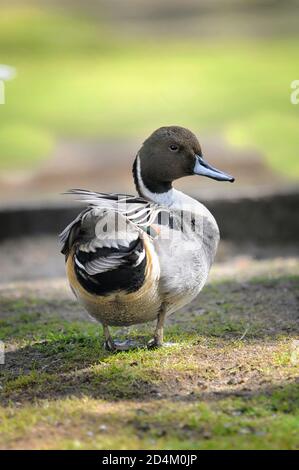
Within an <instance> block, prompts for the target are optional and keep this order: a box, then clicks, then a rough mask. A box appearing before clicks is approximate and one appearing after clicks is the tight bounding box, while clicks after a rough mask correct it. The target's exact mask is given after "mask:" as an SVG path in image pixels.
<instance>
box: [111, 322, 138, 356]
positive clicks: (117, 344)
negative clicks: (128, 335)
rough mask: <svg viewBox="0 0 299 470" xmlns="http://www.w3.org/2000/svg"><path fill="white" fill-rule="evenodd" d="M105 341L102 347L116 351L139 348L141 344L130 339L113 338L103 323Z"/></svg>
mask: <svg viewBox="0 0 299 470" xmlns="http://www.w3.org/2000/svg"><path fill="white" fill-rule="evenodd" d="M103 329H104V336H105V343H104V348H105V349H106V350H107V351H110V352H116V351H129V350H130V349H136V348H139V347H140V346H141V345H140V344H139V343H137V342H136V341H134V340H132V339H126V340H125V341H118V340H115V341H114V340H113V339H112V337H111V334H110V331H109V328H108V326H107V325H103Z"/></svg>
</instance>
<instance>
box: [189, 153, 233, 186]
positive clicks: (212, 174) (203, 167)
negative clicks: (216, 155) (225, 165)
mask: <svg viewBox="0 0 299 470" xmlns="http://www.w3.org/2000/svg"><path fill="white" fill-rule="evenodd" d="M195 158H196V161H195V166H194V174H195V175H202V176H207V177H208V178H213V179H214V180H217V181H229V182H230V183H233V182H234V181H235V178H234V177H233V176H231V175H228V174H227V173H224V171H220V170H217V168H214V167H212V166H211V165H209V164H208V163H207V162H206V161H205V160H204V159H203V157H202V156H200V155H195Z"/></svg>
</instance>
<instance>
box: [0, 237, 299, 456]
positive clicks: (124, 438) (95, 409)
mask: <svg viewBox="0 0 299 470" xmlns="http://www.w3.org/2000/svg"><path fill="white" fill-rule="evenodd" d="M12 243H13V241H11V242H6V244H3V245H2V247H1V249H0V252H1V262H2V269H1V272H2V273H3V272H4V273H5V274H6V277H5V276H3V274H2V276H3V277H2V278H1V283H0V312H1V313H0V335H1V336H0V338H1V339H2V340H3V341H4V343H5V364H4V365H2V366H0V391H1V407H0V427H1V433H0V436H1V437H0V447H1V448H22V449H23V448H25V449H26V448H43V449H45V448H61V449H68V448H78V449H81V448H92V449H107V448H109V449H112V448H118V449H125V448H132V449H134V448H162V449H172V448H174V449H178V448H197V449H204V448H258V449H260V448H288V449H289V448H299V402H298V396H299V393H298V392H299V380H298V379H299V374H298V372H299V369H298V367H299V341H298V340H299V321H298V320H299V307H298V305H299V290H298V289H299V283H298V280H299V277H298V268H299V256H298V250H297V248H296V247H285V248H284V249H280V250H278V249H276V248H275V247H272V248H269V247H268V248H267V249H266V248H265V247H263V248H261V247H254V246H247V247H242V250H241V251H240V249H236V247H234V246H231V245H229V244H222V246H221V248H220V252H219V256H218V259H217V262H216V263H215V265H214V267H213V270H212V272H211V276H210V279H209V282H208V284H207V286H206V287H205V288H204V290H203V291H202V293H201V294H200V296H199V297H198V299H196V300H195V301H194V302H192V304H190V305H189V306H187V307H186V308H185V309H183V310H181V311H179V312H176V313H175V314H174V315H172V316H171V317H170V318H169V319H168V322H167V326H166V340H167V341H171V342H172V343H174V344H173V346H171V347H165V348H162V349H160V350H156V351H148V350H147V349H145V348H144V349H142V348H141V349H138V350H134V351H130V352H127V353H118V354H110V353H107V352H105V351H104V350H103V348H102V343H103V337H102V332H101V328H100V326H99V325H98V324H97V323H96V322H94V321H93V320H91V319H90V318H89V317H88V316H87V315H86V314H85V313H84V312H83V311H82V309H81V307H80V306H79V305H78V304H77V303H76V302H75V301H74V299H73V298H72V295H71V293H70V291H69V288H68V286H67V283H66V280H65V278H64V276H63V260H62V259H61V258H62V257H61V258H60V257H58V255H57V257H56V255H55V254H54V252H55V250H56V241H55V239H54V238H51V237H43V238H39V239H36V240H28V239H23V240H22V239H20V240H19V241H18V243H17V244H15V246H18V249H16V250H15V252H14V256H15V259H14V266H18V269H17V270H16V269H13V268H12V266H10V267H9V253H11V248H12ZM30 259H31V261H32V264H31V267H30V265H29V264H28V263H29V261H28V260H30ZM46 259H47V260H48V261H47V262H45V260H46ZM60 259H61V263H60ZM24 279H25V280H24ZM153 326H154V325H151V324H147V325H141V326H139V327H132V328H130V329H119V328H114V330H113V335H114V336H115V337H120V338H124V337H128V336H131V337H133V338H135V339H137V340H138V341H139V342H140V343H144V344H145V343H146V341H147V340H148V339H149V338H150V335H151V332H152V330H153Z"/></svg>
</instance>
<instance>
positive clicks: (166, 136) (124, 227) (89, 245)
mask: <svg viewBox="0 0 299 470" xmlns="http://www.w3.org/2000/svg"><path fill="white" fill-rule="evenodd" d="M188 175H203V176H207V177H209V178H213V179H215V180H218V181H230V182H233V181H234V178H233V177H232V176H230V175H228V174H226V173H223V172H222V171H219V170H217V169H216V168H213V167H212V166H210V165H209V164H208V163H207V162H206V160H204V158H203V154H202V151H201V147H200V144H199V142H198V140H197V138H196V136H195V135H194V134H193V133H192V132H191V131H189V130H188V129H185V128H183V127H178V126H170V127H161V128H160V129H157V130H156V131H155V132H154V133H153V134H152V135H151V136H150V137H149V138H148V139H146V141H145V142H144V144H143V145H142V147H141V149H140V150H139V152H138V154H137V156H136V159H135V161H134V164H133V177H134V181H135V185H136V189H137V191H138V194H139V197H138V196H129V195H124V194H115V193H113V194H104V193H96V192H91V191H85V190H80V189H75V190H71V191H69V193H71V194H75V195H77V196H79V199H80V200H83V201H84V202H85V203H86V204H87V208H85V209H84V210H83V211H82V212H81V213H80V214H79V215H78V217H77V218H76V219H75V220H73V221H72V222H71V223H70V224H69V225H68V226H67V227H66V228H65V230H64V231H63V232H62V233H61V234H60V241H61V243H62V253H63V254H65V258H66V272H67V276H68V279H69V283H70V286H71V289H72V290H73V292H74V293H75V295H76V297H77V299H78V300H79V302H81V304H82V305H83V306H84V307H85V309H86V310H87V311H88V312H89V314H90V315H92V316H93V317H94V318H96V319H97V320H98V321H99V322H101V324H102V325H103V328H104V336H105V347H106V348H107V349H108V350H116V349H127V346H128V344H129V341H128V342H127V343H126V342H124V343H118V342H116V341H113V339H112V337H111V335H110V332H109V326H110V325H123V326H128V325H133V324H137V323H144V322H148V321H152V320H157V326H156V329H155V333H154V337H153V339H152V340H151V341H150V342H149V343H148V346H149V347H159V346H161V345H162V344H163V327H164V321H165V317H166V315H168V314H170V313H173V312H175V311H176V310H178V309H179V308H181V307H183V306H184V305H186V304H188V303H189V302H190V301H191V300H192V299H194V298H195V297H196V296H197V295H198V293H199V292H200V290H201V289H202V287H203V286H204V284H205V282H206V280H207V277H208V273H209V270H210V268H211V265H212V263H213V260H214V257H215V253H216V249H217V245H218V242H219V229H218V226H217V223H216V221H215V219H214V217H213V216H212V214H211V213H210V212H209V211H208V209H207V208H206V207H205V206H204V205H203V204H201V203H200V202H198V201H196V200H195V199H193V198H191V197H190V196H187V195H186V194H184V193H183V192H181V191H177V190H176V189H174V188H173V186H172V183H173V181H174V180H176V179H178V178H181V177H183V176H188Z"/></svg>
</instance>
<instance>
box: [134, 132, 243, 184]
mask: <svg viewBox="0 0 299 470" xmlns="http://www.w3.org/2000/svg"><path fill="white" fill-rule="evenodd" d="M138 157H139V163H140V173H141V178H142V181H143V184H144V185H145V187H146V188H147V189H148V190H150V191H151V192H153V193H163V192H166V191H169V189H171V187H172V182H173V181H174V180H176V179H178V178H182V177H183V176H190V175H203V176H208V177H209V178H213V179H216V180H218V181H230V182H233V181H234V178H233V177H232V176H230V175H227V174H226V173H223V172H221V171H219V170H217V169H216V168H213V167H211V166H210V165H209V164H208V163H207V162H206V161H205V160H204V159H203V156H202V151H201V147H200V144H199V142H198V140H197V137H196V136H195V135H194V134H193V132H191V131H189V130H188V129H185V128H184V127H179V126H169V127H160V128H159V129H157V130H156V131H155V132H153V133H152V134H151V135H150V136H149V137H148V138H147V139H146V140H145V142H144V143H143V145H142V147H141V149H140V150H139V152H138V155H137V158H138ZM133 174H134V179H135V184H136V186H137V190H139V188H138V182H137V159H136V160H135V162H134V167H133Z"/></svg>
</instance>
